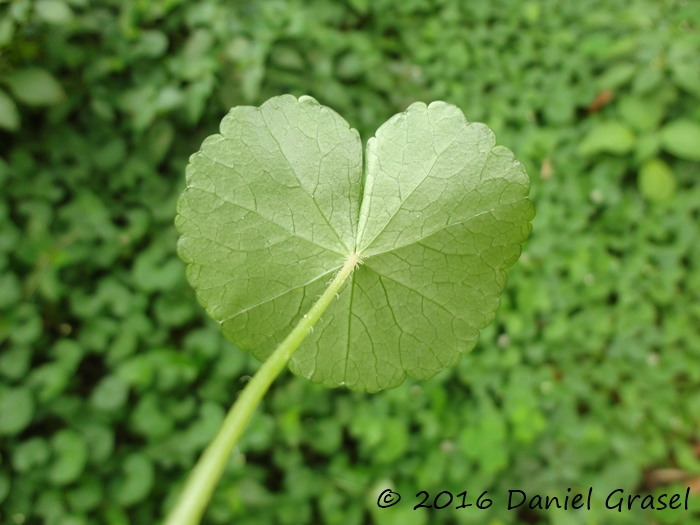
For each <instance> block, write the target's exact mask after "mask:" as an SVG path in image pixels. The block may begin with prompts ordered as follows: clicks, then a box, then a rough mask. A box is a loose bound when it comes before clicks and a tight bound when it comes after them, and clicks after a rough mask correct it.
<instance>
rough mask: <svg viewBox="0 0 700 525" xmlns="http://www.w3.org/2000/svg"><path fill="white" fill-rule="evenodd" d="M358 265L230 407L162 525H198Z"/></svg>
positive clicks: (338, 279) (352, 263)
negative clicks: (259, 414)
mask: <svg viewBox="0 0 700 525" xmlns="http://www.w3.org/2000/svg"><path fill="white" fill-rule="evenodd" d="M359 262H360V256H359V255H358V254H356V253H353V254H352V255H350V256H349V257H348V259H347V261H346V262H345V264H344V265H343V267H342V268H341V269H340V270H339V271H338V273H337V274H336V275H335V277H334V278H333V280H332V281H331V283H330V284H329V285H328V288H326V290H325V292H323V294H322V295H321V297H320V298H319V300H318V301H317V302H316V303H315V304H314V305H313V306H312V307H311V309H310V310H309V312H308V313H307V314H306V315H305V316H304V317H302V318H301V320H300V321H299V324H297V326H296V327H295V328H294V330H292V331H291V332H290V334H289V335H288V336H287V337H286V338H285V339H284V341H282V343H280V345H279V346H278V347H277V348H276V349H275V351H274V352H273V353H272V355H271V356H270V357H268V358H267V360H266V361H265V363H263V365H262V366H261V367H260V369H259V370H258V371H257V372H256V373H255V375H254V376H253V378H252V379H251V380H250V382H248V384H247V385H246V387H245V388H244V389H243V390H242V391H241V393H240V396H239V397H238V399H237V400H236V402H235V403H234V404H233V406H232V407H231V409H230V410H229V412H228V414H227V415H226V419H224V422H223V424H222V426H221V429H220V430H219V433H218V434H217V435H216V437H215V438H214V440H213V441H212V442H211V443H210V444H209V446H208V447H207V448H206V450H205V451H204V453H203V454H202V456H201V457H200V458H199V461H197V464H196V465H195V467H194V469H193V470H192V472H190V475H189V477H188V478H187V482H186V483H185V487H184V489H183V491H182V493H181V494H180V497H179V499H178V501H177V503H176V504H175V506H174V507H173V509H172V510H171V511H170V514H169V515H168V517H167V518H166V520H165V522H164V525H197V524H198V523H199V522H200V520H201V518H202V515H203V514H204V511H205V509H206V508H207V505H208V504H209V500H210V499H211V496H212V494H213V492H214V489H215V488H216V485H217V484H218V482H219V479H220V478H221V474H222V473H223V471H224V468H225V467H226V464H227V462H228V460H229V457H230V455H231V452H232V450H233V447H234V446H235V445H236V443H237V442H238V440H239V439H240V437H241V434H242V433H243V430H244V429H245V427H246V425H247V424H248V421H249V420H250V418H251V416H252V415H253V412H254V411H255V409H256V408H257V406H258V405H259V404H260V400H261V399H262V398H263V396H264V395H265V393H266V392H267V390H268V389H269V388H270V385H271V384H272V382H273V381H274V380H275V378H276V377H277V376H278V375H279V373H280V372H281V371H282V370H283V369H284V367H285V366H286V364H287V363H288V362H289V359H290V358H291V357H292V354H293V353H294V351H295V350H296V349H297V348H298V347H299V345H300V344H301V342H302V341H303V340H304V338H305V337H306V336H307V335H308V334H309V332H310V330H311V329H312V328H313V326H314V324H316V321H318V319H319V317H320V316H321V314H322V313H323V312H324V311H325V310H326V308H328V305H330V303H331V301H332V300H333V299H334V298H335V297H336V295H337V293H338V292H339V291H340V288H341V287H342V286H343V283H344V282H345V281H346V279H347V278H348V277H349V276H350V275H351V274H352V272H353V270H354V269H355V267H356V266H357V265H358V264H359Z"/></svg>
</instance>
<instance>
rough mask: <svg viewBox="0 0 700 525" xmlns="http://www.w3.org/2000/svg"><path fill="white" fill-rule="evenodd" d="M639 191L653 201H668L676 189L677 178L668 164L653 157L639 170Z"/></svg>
mask: <svg viewBox="0 0 700 525" xmlns="http://www.w3.org/2000/svg"><path fill="white" fill-rule="evenodd" d="M637 184H638V185H639V191H640V192H641V193H642V195H644V196H645V197H646V198H647V199H649V200H651V201H657V202H661V201H666V200H668V199H670V198H671V197H672V196H673V194H674V192H675V191H676V178H675V177H674V175H673V171H672V170H671V168H669V166H668V164H666V163H665V162H664V161H662V160H660V159H651V160H649V161H647V162H645V163H644V165H643V166H642V168H641V169H640V170H639V177H638V180H637Z"/></svg>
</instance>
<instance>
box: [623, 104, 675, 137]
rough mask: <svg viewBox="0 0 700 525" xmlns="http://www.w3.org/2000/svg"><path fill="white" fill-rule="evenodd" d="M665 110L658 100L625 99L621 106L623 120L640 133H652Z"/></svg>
mask: <svg viewBox="0 0 700 525" xmlns="http://www.w3.org/2000/svg"><path fill="white" fill-rule="evenodd" d="M665 109H666V108H665V107H664V104H662V103H660V101H658V100H652V99H648V98H641V97H635V96H627V97H624V98H623V99H622V100H621V101H620V106H619V111H620V115H621V116H622V118H623V119H624V120H625V121H626V122H627V123H628V124H629V125H631V126H632V127H634V128H635V129H637V130H639V131H651V130H653V129H654V128H656V126H658V124H659V122H660V121H661V118H662V117H663V115H664V110H665Z"/></svg>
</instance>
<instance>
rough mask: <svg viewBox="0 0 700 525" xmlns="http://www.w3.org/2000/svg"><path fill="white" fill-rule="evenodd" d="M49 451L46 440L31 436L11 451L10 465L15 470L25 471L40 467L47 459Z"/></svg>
mask: <svg viewBox="0 0 700 525" xmlns="http://www.w3.org/2000/svg"><path fill="white" fill-rule="evenodd" d="M50 454H51V451H50V449H49V445H48V444H47V443H46V440H45V439H43V438H40V437H33V438H31V439H29V440H27V441H24V442H23V443H21V444H20V445H18V446H17V448H15V449H14V450H13V452H12V467H13V468H14V469H15V470H16V471H17V472H27V471H28V470H30V469H33V468H36V467H40V466H41V465H43V464H44V463H46V461H48V459H49V455H50Z"/></svg>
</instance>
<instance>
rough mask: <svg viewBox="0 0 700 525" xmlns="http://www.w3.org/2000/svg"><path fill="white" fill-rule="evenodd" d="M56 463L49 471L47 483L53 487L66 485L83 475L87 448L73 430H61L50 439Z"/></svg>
mask: <svg viewBox="0 0 700 525" xmlns="http://www.w3.org/2000/svg"><path fill="white" fill-rule="evenodd" d="M51 445H52V446H53V449H54V453H55V454H56V461H55V462H54V463H53V465H51V469H50V470H49V475H48V478H49V481H51V483H53V484H54V485H59V486H60V485H67V484H68V483H71V482H73V481H75V480H76V479H78V478H79V477H80V475H81V474H82V473H83V469H84V468H85V463H86V462H87V459H88V448H87V445H86V444H85V441H84V440H83V438H82V437H81V436H80V434H78V433H77V432H76V431H75V430H70V429H63V430H59V431H58V432H56V434H54V436H53V438H52V439H51Z"/></svg>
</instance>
